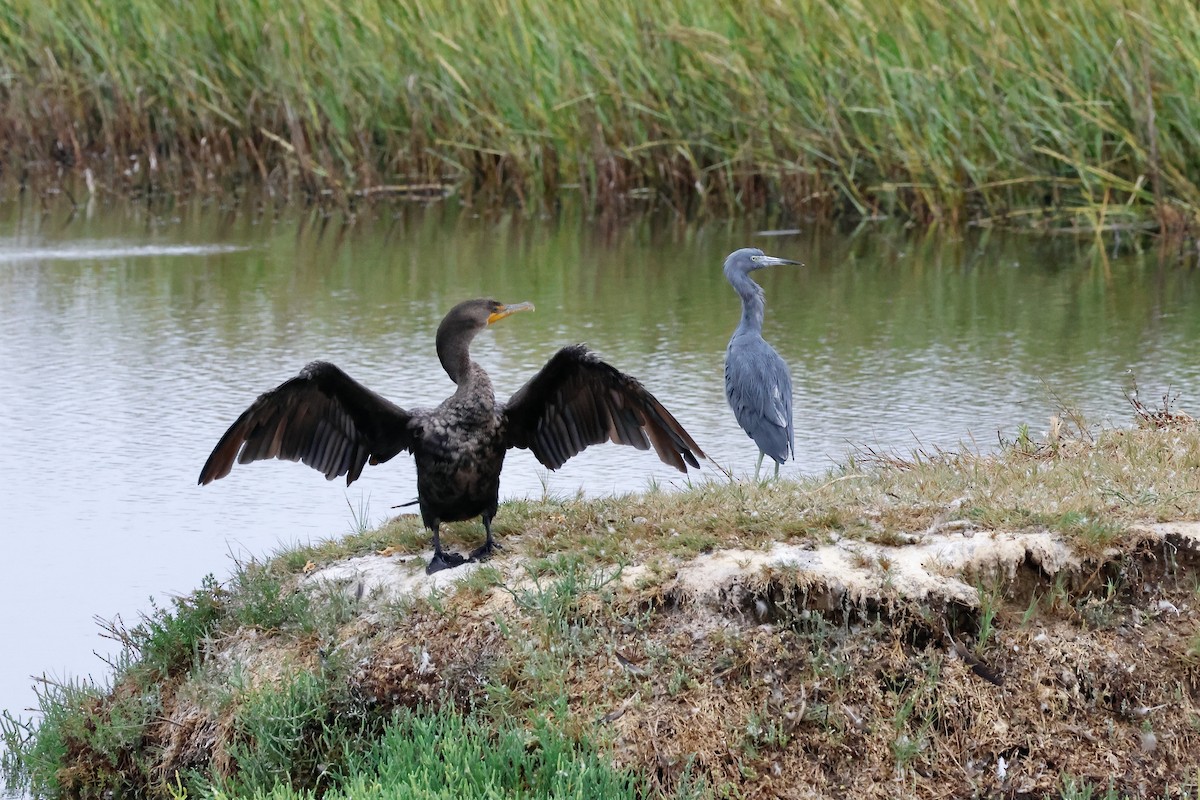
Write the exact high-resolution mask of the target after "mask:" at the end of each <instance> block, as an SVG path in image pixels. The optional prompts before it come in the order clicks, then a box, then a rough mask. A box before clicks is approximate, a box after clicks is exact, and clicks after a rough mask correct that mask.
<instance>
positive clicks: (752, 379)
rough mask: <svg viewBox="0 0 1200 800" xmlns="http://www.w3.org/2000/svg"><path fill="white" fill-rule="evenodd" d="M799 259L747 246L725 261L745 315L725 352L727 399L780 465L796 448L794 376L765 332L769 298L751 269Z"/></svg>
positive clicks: (751, 434) (740, 421) (749, 432)
mask: <svg viewBox="0 0 1200 800" xmlns="http://www.w3.org/2000/svg"><path fill="white" fill-rule="evenodd" d="M795 263H798V262H795V261H788V260H786V259H780V258H773V257H771V256H767V255H764V254H763V252H762V251H761V250H756V249H751V248H746V249H743V250H738V251H736V252H734V253H732V254H730V256H729V258H727V259H726V260H725V269H724V272H725V277H726V279H727V280H728V281H729V283H730V284H731V285H732V286H733V288H734V290H735V291H736V292H737V293H738V296H739V297H741V299H742V318H741V321H740V322H739V323H738V326H737V329H736V330H735V331H734V332H733V337H732V338H730V340H729V347H728V349H727V350H726V351H725V398H726V399H727V400H728V401H729V407H730V408H731V409H733V415H734V417H736V418H737V421H738V424H739V425H741V426H742V429H743V430H745V431H746V435H747V436H749V437H750V438H751V439H753V440H754V443H755V444H756V445H758V449H759V452H760V454H761V455H760V456H759V463H760V465H761V461H762V455H766V456H770V457H771V458H772V459H774V461H775V464H776V470H777V471H778V465H779V464H782V463H783V462H784V461H786V460H787V459H788V457H789V456H790V455H793V454H794V453H795V436H794V433H793V429H792V376H791V373H790V372H789V371H788V367H787V364H786V363H785V362H784V360H783V359H782V358H781V357H780V355H779V353H777V352H775V348H773V347H771V345H769V344H768V343H767V341H766V340H765V339H763V336H762V326H763V312H764V310H765V308H766V301H765V299H764V293H763V290H762V287H760V286H759V285H758V284H757V283H755V282H754V281H753V280H751V279H750V274H749V273H750V272H751V270H755V269H760V268H762V267H765V266H770V265H772V264H795Z"/></svg>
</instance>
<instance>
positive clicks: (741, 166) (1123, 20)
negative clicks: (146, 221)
mask: <svg viewBox="0 0 1200 800" xmlns="http://www.w3.org/2000/svg"><path fill="white" fill-rule="evenodd" d="M1198 31H1200V9H1198V8H1197V6H1196V5H1195V4H1194V3H1191V2H1187V1H1186V0H1166V1H1165V2H1162V3H1143V4H1134V5H1132V6H1131V5H1129V4H1126V3H1118V2H1115V0H1065V1H1064V2H1059V3H1054V4H1031V3H1010V2H1003V0H951V1H950V2H948V3H946V2H939V1H938V0H915V1H914V2H908V3H903V4H891V3H863V2H859V1H858V0H852V1H851V2H845V3H833V2H829V0H800V1H799V2H795V3H790V4H786V3H785V4H781V3H776V2H771V1H770V0H750V2H745V3H740V2H739V3H733V2H728V0H651V1H650V2H644V1H643V0H604V1H603V2H601V1H600V0H570V1H569V2H562V3H557V2H546V0H487V1H486V2H480V3H450V2H446V0H417V1H416V2H409V3H395V2H387V1H386V0H368V1H367V2H363V3H355V4H353V5H346V4H331V3H327V2H323V0H277V1H276V2H270V3H265V4H264V3H260V2H257V0H232V1H231V2H217V1H216V0H201V2H197V3H188V4H183V5H170V6H167V5H163V4H161V3H155V2H151V0H132V1H131V2H118V1H117V0H99V1H98V2H93V3H74V2H67V0H48V1H47V2H35V1H34V0H13V1H12V2H9V3H6V4H4V5H3V7H0V52H2V53H4V77H3V85H2V89H3V90H2V91H0V112H2V113H0V120H3V122H2V123H0V141H2V142H3V143H4V146H5V151H6V152H7V153H8V154H9V158H7V159H6V162H11V163H14V164H17V165H21V166H18V167H17V168H16V170H14V172H16V173H20V172H21V171H22V170H25V169H27V168H28V167H29V166H30V165H33V166H35V167H36V166H37V165H42V166H43V167H47V166H48V167H52V168H53V169H58V168H59V167H62V168H64V169H67V170H75V171H76V172H80V171H82V170H83V169H84V168H85V167H90V168H92V169H93V170H94V172H95V175H96V177H97V179H98V180H99V182H100V190H101V191H103V190H104V189H105V188H131V189H135V190H154V189H161V188H183V189H189V190H198V191H214V190H222V191H223V190H227V189H228V188H230V187H235V186H237V185H239V184H241V183H244V182H246V181H248V180H251V179H254V180H256V181H260V182H265V183H266V184H267V185H268V187H269V188H270V189H271V190H272V191H273V192H276V193H278V192H285V193H288V192H300V193H306V194H308V195H310V196H320V197H332V198H334V199H336V200H340V201H343V202H349V201H353V200H354V199H355V198H359V197H369V196H376V195H380V194H384V195H397V194H398V195H401V196H418V197H428V196H442V195H443V194H444V193H447V192H453V193H457V194H458V195H460V196H462V197H464V198H465V199H467V200H468V201H471V200H475V199H476V198H479V199H491V200H498V201H505V202H514V203H517V204H521V205H524V206H527V207H531V208H537V207H540V206H541V205H542V204H544V203H547V202H549V201H551V200H553V199H555V198H557V197H558V196H559V195H560V193H562V192H563V191H571V192H578V193H579V194H581V195H582V196H583V198H584V199H585V201H586V202H587V203H588V204H589V205H590V206H592V207H593V208H601V209H617V210H620V209H623V208H628V207H632V206H637V205H639V204H641V203H642V201H643V199H647V198H648V199H653V200H656V201H658V202H660V203H662V204H665V205H668V206H670V207H673V208H676V209H677V210H680V211H686V210H691V209H696V208H705V209H709V210H715V211H718V212H724V213H730V212H733V211H741V210H745V209H755V208H762V207H767V206H771V207H782V208H784V209H785V210H789V211H792V212H804V213H806V214H809V213H812V214H817V215H825V216H833V215H837V214H840V213H843V212H849V213H851V214H854V215H860V216H872V215H878V214H886V215H895V216H901V217H909V218H915V219H918V220H925V221H935V220H943V221H955V220H959V221H962V220H967V219H971V220H976V221H978V222H980V223H983V224H1007V225H1011V224H1018V225H1037V226H1050V227H1068V228H1086V229H1122V228H1127V227H1140V226H1143V225H1160V226H1163V227H1167V228H1176V229H1177V228H1182V227H1186V226H1189V225H1193V224H1194V223H1195V222H1196V219H1197V211H1198V210H1200V70H1198V69H1197V64H1198V63H1200V33H1197V32H1198ZM7 167H8V164H7V163H6V168H7Z"/></svg>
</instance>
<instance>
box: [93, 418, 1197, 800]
mask: <svg viewBox="0 0 1200 800" xmlns="http://www.w3.org/2000/svg"><path fill="white" fill-rule="evenodd" d="M1136 408H1138V407H1137V406H1136V405H1135V409H1136ZM1139 417H1144V415H1141V414H1139ZM1146 422H1147V423H1148V424H1142V425H1138V426H1137V427H1134V428H1128V429H1105V430H1092V429H1089V428H1087V427H1086V426H1084V425H1082V424H1078V423H1076V422H1068V423H1067V424H1063V423H1061V422H1058V423H1056V422H1052V423H1051V425H1050V426H1049V430H1048V431H1047V432H1046V434H1045V435H1043V436H1039V437H1033V436H1030V435H1029V434H1027V433H1023V434H1022V435H1021V436H1019V437H1018V439H1017V441H1014V442H1011V443H1008V444H1006V445H1005V446H1004V447H1003V448H1002V449H1001V451H1000V452H998V453H995V454H978V453H970V452H964V453H949V452H936V453H915V454H912V455H910V456H900V455H896V454H879V453H872V452H870V451H865V452H863V453H861V454H859V456H857V457H856V458H855V459H854V461H853V463H851V464H849V465H847V466H846V467H845V468H844V469H843V470H842V471H841V472H839V473H837V474H832V475H826V476H822V477H820V478H813V479H809V480H805V481H801V482H789V481H778V482H767V483H762V484H752V483H733V482H720V483H717V482H713V483H706V484H701V485H699V486H696V487H694V488H692V489H690V490H688V491H686V492H679V493H666V492H650V493H648V494H645V495H640V496H629V497H620V498H608V499H598V500H585V499H560V498H548V499H543V500H536V501H522V502H515V503H508V504H506V505H505V506H504V507H503V508H502V509H501V512H500V515H499V517H498V519H497V527H498V532H499V535H500V536H501V540H502V541H503V542H504V543H505V545H506V550H505V555H504V557H503V558H502V559H498V560H497V562H495V564H494V566H493V567H490V568H485V569H481V570H477V571H475V572H474V573H467V572H465V571H464V573H463V574H462V577H461V579H459V580H458V581H457V583H453V582H452V583H451V584H449V585H443V586H442V587H441V588H437V589H433V590H428V593H420V592H418V593H416V594H413V595H412V596H409V597H405V598H402V602H399V603H397V602H395V601H392V602H384V600H383V599H382V598H381V597H378V596H375V595H374V594H372V593H370V592H368V593H366V594H365V595H364V593H363V591H362V589H361V588H359V589H358V590H357V593H356V591H355V590H354V588H353V587H348V586H340V588H339V587H338V586H334V587H330V588H327V590H325V591H316V592H312V590H311V589H310V588H306V587H311V586H312V585H318V584H315V583H314V582H313V581H312V580H311V578H312V577H313V576H312V575H308V576H305V575H304V573H303V572H302V567H303V566H304V565H305V564H306V563H307V562H308V561H310V560H311V561H313V562H319V563H320V564H322V565H324V564H330V563H335V562H338V561H339V560H341V559H345V558H347V557H348V556H351V555H359V554H363V553H370V552H372V551H378V550H381V549H384V548H385V547H392V548H394V549H395V550H397V551H399V552H417V551H419V550H421V549H422V548H424V547H425V546H426V541H425V538H424V534H423V533H422V532H421V530H420V528H419V523H418V522H417V520H416V519H415V518H413V517H401V518H398V519H397V520H395V521H393V522H392V523H390V524H389V525H388V526H387V527H385V528H384V529H382V530H380V531H377V532H373V533H369V534H362V535H357V536H352V537H348V538H347V539H344V540H342V541H341V542H340V543H329V544H325V545H320V546H317V547H314V548H307V549H304V550H301V551H297V552H295V553H288V554H284V555H281V556H280V557H279V559H277V560H276V561H275V562H274V563H272V564H268V565H264V566H263V567H262V568H261V570H259V571H258V572H256V573H255V576H256V577H257V579H262V580H265V579H266V578H271V579H272V580H277V579H283V580H284V584H285V585H284V591H283V593H282V594H281V595H280V597H282V598H283V599H286V597H287V596H288V593H289V592H311V597H312V602H311V603H310V604H308V605H303V604H295V605H294V606H291V605H289V606H287V607H286V608H288V609H291V608H293V607H294V609H295V610H294V611H293V612H289V613H293V614H294V615H301V614H308V615H310V617H312V618H310V619H305V620H291V619H282V618H280V617H279V614H280V613H281V612H280V611H279V610H278V609H279V607H278V606H277V605H270V606H269V607H266V606H264V610H262V611H260V612H256V613H260V614H263V615H266V614H267V612H270V618H272V619H276V618H280V619H282V621H281V622H278V623H277V624H275V625H274V626H273V627H272V628H269V629H267V628H263V627H261V626H260V627H258V628H255V627H253V626H246V625H243V626H238V625H237V624H236V620H234V621H233V622H232V623H231V622H230V620H225V622H224V623H222V625H223V627H221V628H220V632H219V635H216V634H214V636H213V637H211V638H210V639H208V640H206V643H205V645H204V647H202V648H200V650H199V652H198V656H197V658H198V659H199V661H198V663H197V664H195V665H193V667H192V669H190V670H180V671H173V672H171V673H170V674H169V675H164V676H162V678H161V680H159V682H158V683H157V684H156V685H155V686H154V687H153V689H152V690H153V691H154V692H155V693H157V695H156V696H157V697H159V698H161V711H160V712H159V713H158V714H157V715H156V716H155V718H154V720H153V722H152V723H151V724H150V725H149V727H148V728H147V730H146V732H145V737H144V739H140V740H139V747H142V748H144V750H143V752H150V753H155V754H156V755H155V756H154V757H155V758H157V759H158V760H157V762H156V763H155V766H154V774H155V775H158V776H160V777H161V778H162V779H163V780H169V776H170V775H172V774H174V772H175V771H176V770H184V769H194V770H200V771H201V772H202V773H203V774H208V775H211V776H213V777H215V778H223V777H228V775H229V773H230V772H232V771H234V770H235V769H236V765H235V763H234V761H235V760H236V759H234V758H233V757H232V756H231V755H230V754H231V753H236V752H238V751H237V747H239V746H244V745H239V744H238V742H239V741H242V740H239V738H238V737H239V736H242V737H244V736H245V734H244V733H241V734H239V733H238V730H239V728H238V725H239V724H240V723H239V722H238V720H239V719H240V718H239V716H238V714H239V708H241V707H243V706H244V705H245V704H246V703H249V702H253V701H254V698H255V697H256V694H255V693H256V692H261V690H262V688H263V687H270V686H273V685H276V684H283V685H286V684H287V682H288V681H289V680H292V679H294V678H295V677H296V675H298V674H303V675H308V676H316V677H315V678H312V679H313V680H317V681H318V682H319V683H320V685H321V686H323V687H325V689H324V691H326V692H328V693H330V694H331V696H335V697H336V698H338V699H337V703H340V704H341V705H340V706H336V707H337V708H345V709H353V710H354V713H355V714H360V715H362V718H363V719H381V718H386V717H387V715H388V714H389V712H390V711H391V710H392V709H395V708H399V707H404V708H428V707H431V706H432V707H454V708H457V709H462V710H469V711H472V712H473V713H476V714H479V715H482V716H483V717H484V718H487V719H493V720H507V721H512V720H529V721H532V720H535V719H547V718H548V719H551V720H553V722H554V723H555V724H556V725H557V726H559V727H561V728H562V729H564V730H567V731H569V732H571V733H572V735H581V736H586V737H588V738H589V739H591V740H594V741H599V742H600V743H601V745H602V747H603V748H604V749H605V751H606V752H607V753H609V754H610V755H611V758H612V759H613V760H614V761H615V762H616V763H618V764H620V765H623V766H626V767H629V768H631V769H633V770H635V771H636V772H638V773H639V774H642V775H644V776H646V777H647V779H648V780H649V781H650V785H651V787H653V789H654V790H661V791H662V792H663V793H667V794H669V793H671V792H674V791H676V790H677V789H679V788H680V787H681V786H683V785H685V784H686V783H687V782H689V781H696V780H699V781H701V782H702V783H703V784H704V785H705V786H707V787H708V788H707V791H708V794H709V795H711V796H736V797H744V798H774V797H810V796H811V797H826V796H840V797H856V798H857V797H861V798H875V797H879V798H882V797H928V798H943V797H944V798H949V797H963V796H979V797H1001V796H1003V797H1035V796H1043V795H1046V794H1054V793H1057V792H1061V791H1063V790H1064V787H1066V786H1067V781H1068V780H1070V781H1074V782H1075V783H1073V784H1071V785H1073V786H1076V787H1078V786H1084V787H1089V786H1090V787H1095V788H1097V790H1098V791H1100V792H1102V791H1104V790H1105V788H1106V787H1108V786H1110V785H1111V786H1112V787H1113V788H1114V789H1115V790H1116V791H1117V792H1119V793H1121V794H1126V795H1131V796H1136V797H1182V796H1187V797H1194V796H1195V793H1196V791H1197V789H1198V787H1200V773H1198V772H1197V770H1196V766H1195V764H1196V760H1195V753H1197V752H1200V658H1197V652H1198V650H1200V645H1198V644H1197V642H1198V640H1200V634H1198V633H1197V628H1196V623H1195V613H1196V609H1197V608H1198V607H1200V581H1198V579H1197V578H1196V575H1197V573H1198V572H1200V548H1196V547H1195V541H1196V539H1195V537H1194V536H1193V535H1191V534H1189V535H1188V536H1181V535H1173V534H1170V533H1169V532H1168V533H1167V534H1164V535H1161V536H1158V537H1151V536H1147V535H1146V533H1145V530H1146V529H1145V525H1146V524H1147V523H1153V522H1156V521H1170V520H1175V521H1184V520H1187V521H1193V522H1194V521H1196V520H1200V430H1198V428H1197V426H1196V425H1195V424H1194V423H1193V422H1192V420H1191V419H1190V418H1188V417H1186V416H1184V415H1180V414H1177V413H1176V414H1173V415H1172V416H1170V417H1165V416H1163V415H1150V416H1149V417H1146ZM1160 527H1164V528H1170V527H1171V526H1160ZM989 528H991V529H1003V530H1006V531H1008V532H1009V533H1008V534H1006V536H1009V537H1010V538H1012V537H1013V536H1016V537H1018V538H1019V539H1020V541H1024V540H1025V539H1030V540H1032V539H1033V538H1034V537H1032V536H1025V535H1024V533H1023V532H1029V533H1033V532H1042V533H1044V532H1045V531H1051V532H1053V533H1054V534H1056V535H1057V536H1059V537H1061V538H1062V539H1064V540H1066V541H1067V542H1068V543H1069V544H1070V546H1071V547H1072V548H1073V549H1074V551H1075V553H1076V556H1077V557H1076V558H1075V559H1074V560H1072V561H1071V562H1070V563H1069V564H1064V565H1062V566H1061V567H1060V568H1059V569H1060V571H1058V572H1055V573H1053V574H1051V572H1053V571H1050V572H1048V571H1047V570H1048V567H1047V566H1046V563H1045V562H1039V561H1038V560H1037V559H1036V558H1034V557H1033V556H1032V555H1030V554H1026V556H1025V557H1023V558H1022V559H1020V560H1019V561H1018V562H1017V563H1015V564H1011V563H1010V564H1009V566H1008V567H1007V568H1003V569H994V570H982V571H981V572H980V574H978V575H961V574H960V575H957V576H955V577H956V578H957V579H965V580H967V581H973V582H975V585H976V586H977V587H978V592H977V597H976V599H975V600H974V601H969V602H967V601H962V600H954V599H950V598H949V596H947V597H943V598H941V599H938V598H936V597H933V596H923V597H921V598H916V597H912V596H906V595H905V594H904V592H902V591H900V590H899V589H897V588H896V587H895V586H892V585H891V583H890V578H889V576H890V575H892V574H893V572H895V573H896V574H899V572H900V567H901V565H902V563H906V560H905V556H906V554H909V553H912V552H917V550H916V549H914V545H916V544H918V543H920V542H923V541H927V540H929V539H931V538H933V539H936V537H938V536H943V537H945V536H950V537H957V538H958V539H960V540H961V541H963V542H968V543H969V542H973V541H974V537H975V536H979V537H981V538H983V537H985V536H986V535H987V534H986V532H985V529H989ZM460 533H461V534H462V535H463V536H464V537H474V536H476V535H477V532H476V530H475V529H474V528H473V526H472V527H468V526H466V525H464V526H462V527H458V528H455V527H452V528H451V529H450V531H449V533H448V536H447V539H448V541H451V542H453V543H456V544H457V543H459V542H458V541H457V538H456V537H457V536H458V535H459V534H460ZM466 541H467V539H464V540H463V542H462V543H466ZM776 543H788V544H789V545H790V546H792V547H798V548H800V549H812V548H819V547H821V546H822V545H828V546H833V547H841V548H845V549H847V550H848V551H849V552H851V553H860V552H861V554H862V557H861V561H862V563H860V564H855V565H853V566H854V567H855V568H856V569H861V570H864V571H872V572H874V573H875V574H876V575H877V576H879V580H878V581H877V582H876V583H875V584H874V585H875V586H877V587H878V590H877V591H875V592H874V593H868V594H867V595H852V594H851V593H849V592H846V591H844V590H842V591H841V593H840V594H839V593H838V592H836V591H833V590H832V589H831V588H830V587H828V586H827V587H819V586H817V585H815V584H814V582H813V579H812V578H811V576H808V577H804V578H801V577H799V572H798V571H797V570H796V569H789V568H788V566H787V565H786V564H782V565H780V564H776V565H773V566H771V567H770V568H768V569H763V570H758V569H757V568H753V567H751V566H750V564H751V562H752V559H751V558H750V556H753V555H756V554H760V553H762V552H763V551H765V550H767V549H768V548H770V547H772V546H773V545H775V544H776ZM717 550H719V551H721V553H716V552H714V553H713V555H712V556H706V555H705V554H706V553H709V552H710V551H717ZM730 551H736V554H735V555H736V558H737V559H745V563H746V565H747V566H746V570H745V572H746V574H744V575H740V576H738V577H737V578H736V586H735V585H730V586H728V587H721V586H713V587H711V588H712V589H713V591H711V592H707V593H696V592H694V591H689V590H686V589H685V588H684V586H683V583H684V582H683V581H682V579H681V577H680V576H681V575H682V573H683V572H684V570H685V569H687V568H688V565H689V564H694V563H697V562H711V561H714V560H717V559H718V558H720V557H724V558H725V560H726V561H727V562H728V561H729V559H730V557H729V552H730ZM722 553H723V554H725V555H724V556H722ZM388 558H394V557H393V556H390V555H389V556H388ZM908 562H911V559H908ZM389 563H390V562H389ZM414 563H415V562H413V561H411V560H409V561H406V562H405V563H399V562H397V566H396V569H397V570H398V574H399V573H404V571H405V570H408V569H409V567H412V566H413V564H414ZM739 563H740V562H739ZM924 567H925V569H928V570H929V571H930V572H931V573H938V570H939V569H943V570H944V569H945V565H944V564H940V563H928V564H925V565H924ZM413 569H418V568H416V567H413ZM404 574H407V573H404ZM289 581H290V583H289ZM347 593H348V596H349V597H350V598H351V600H350V601H349V604H347V601H346V596H347ZM339 598H340V599H339ZM268 599H270V598H269V597H268ZM227 602H228V603H229V604H230V607H231V608H232V607H237V605H238V602H239V601H238V599H237V597H230V598H229V599H228V600H227ZM244 605H245V604H244V603H243V606H244ZM243 613H244V612H243ZM131 687H132V684H130V683H129V682H126V683H124V684H119V685H118V688H117V689H116V690H115V691H114V692H113V693H112V696H111V697H109V698H106V699H102V700H99V701H95V702H99V703H100V704H101V706H103V705H104V704H109V705H111V706H113V707H116V706H115V704H117V703H118V702H120V701H121V698H122V697H125V696H126V695H129V693H130V692H131V691H132V688H131ZM257 696H261V695H257ZM126 699H127V698H126ZM331 702H332V701H331ZM331 707H335V706H331ZM93 711H94V713H93V716H99V717H101V718H102V717H103V716H104V714H103V713H100V712H102V711H103V709H100V710H99V711H96V710H93ZM339 713H340V712H339ZM76 749H77V751H78V753H79V755H80V758H79V759H78V760H77V761H76V762H75V764H74V765H73V766H72V769H75V770H76V771H77V770H78V769H79V768H80V765H86V764H89V763H92V762H91V761H89V760H88V759H87V758H85V757H84V756H86V755H88V753H89V752H91V751H89V750H87V749H86V748H82V747H77V748H76ZM71 774H72V776H73V777H72V779H73V780H76V781H78V782H79V783H78V785H81V786H86V785H87V780H86V777H87V776H86V775H84V776H80V775H77V774H75V773H71ZM159 788H160V790H161V788H162V787H159Z"/></svg>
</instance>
